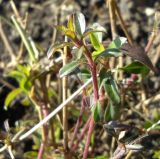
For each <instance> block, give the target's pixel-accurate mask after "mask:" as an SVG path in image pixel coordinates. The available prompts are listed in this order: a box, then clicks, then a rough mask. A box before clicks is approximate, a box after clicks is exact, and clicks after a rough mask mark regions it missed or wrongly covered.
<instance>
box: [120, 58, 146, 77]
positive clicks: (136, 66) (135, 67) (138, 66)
mask: <svg viewBox="0 0 160 159" xmlns="http://www.w3.org/2000/svg"><path fill="white" fill-rule="evenodd" d="M118 69H119V70H123V71H125V72H129V73H135V74H142V76H146V75H147V74H148V73H149V68H148V67H147V66H146V65H144V64H142V63H140V62H138V61H135V62H132V63H131V64H129V65H127V66H124V67H121V68H118Z"/></svg>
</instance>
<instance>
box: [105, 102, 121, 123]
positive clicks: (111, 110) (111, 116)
mask: <svg viewBox="0 0 160 159" xmlns="http://www.w3.org/2000/svg"><path fill="white" fill-rule="evenodd" d="M119 109H120V107H119V106H118V105H114V104H113V103H112V102H111V101H110V102H109V104H108V105H107V107H106V109H105V113H104V120H105V121H110V120H116V119H118V117H119V116H120V113H119Z"/></svg>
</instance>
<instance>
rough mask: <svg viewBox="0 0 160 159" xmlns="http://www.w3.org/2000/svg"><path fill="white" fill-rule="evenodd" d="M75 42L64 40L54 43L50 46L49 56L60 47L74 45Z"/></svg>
mask: <svg viewBox="0 0 160 159" xmlns="http://www.w3.org/2000/svg"><path fill="white" fill-rule="evenodd" d="M72 45H73V44H72V43H71V42H63V43H60V44H53V45H51V46H50V48H49V49H48V51H47V57H48V58H49V59H50V58H51V57H52V56H53V54H54V53H55V52H56V51H58V50H59V49H62V48H64V47H65V46H72Z"/></svg>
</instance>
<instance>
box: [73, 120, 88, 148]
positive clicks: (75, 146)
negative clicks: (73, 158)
mask: <svg viewBox="0 0 160 159" xmlns="http://www.w3.org/2000/svg"><path fill="white" fill-rule="evenodd" d="M90 120H91V118H89V119H88V120H87V122H86V124H85V126H84V128H83V130H82V133H81V135H80V137H79V138H78V140H77V143H76V145H74V146H73V147H72V151H75V150H76V149H77V147H78V145H79V143H80V142H81V141H82V139H83V137H84V135H85V133H86V131H87V130H88V127H89V124H90Z"/></svg>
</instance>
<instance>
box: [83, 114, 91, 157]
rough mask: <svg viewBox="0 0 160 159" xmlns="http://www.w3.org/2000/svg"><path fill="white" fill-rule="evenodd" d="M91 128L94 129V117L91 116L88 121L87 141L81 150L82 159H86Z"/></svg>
mask: <svg viewBox="0 0 160 159" xmlns="http://www.w3.org/2000/svg"><path fill="white" fill-rule="evenodd" d="M93 129H94V119H93V117H92V118H91V121H90V123H89V130H88V135H87V142H86V145H85V149H84V152H83V159H87V156H88V149H89V145H90V142H91V136H92V132H93Z"/></svg>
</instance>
